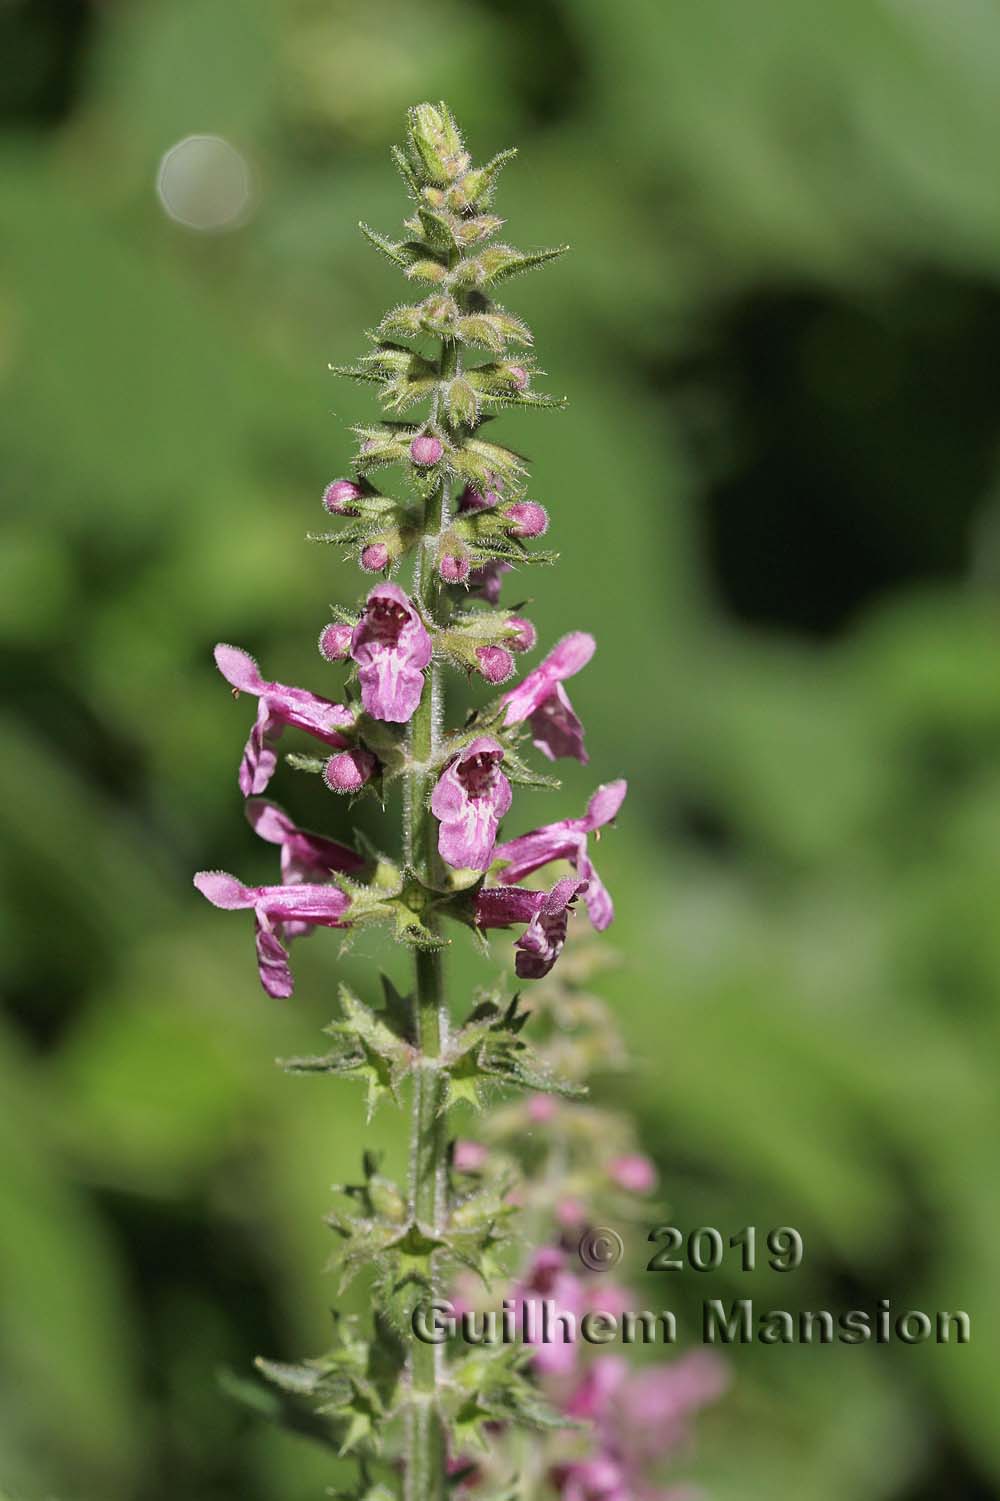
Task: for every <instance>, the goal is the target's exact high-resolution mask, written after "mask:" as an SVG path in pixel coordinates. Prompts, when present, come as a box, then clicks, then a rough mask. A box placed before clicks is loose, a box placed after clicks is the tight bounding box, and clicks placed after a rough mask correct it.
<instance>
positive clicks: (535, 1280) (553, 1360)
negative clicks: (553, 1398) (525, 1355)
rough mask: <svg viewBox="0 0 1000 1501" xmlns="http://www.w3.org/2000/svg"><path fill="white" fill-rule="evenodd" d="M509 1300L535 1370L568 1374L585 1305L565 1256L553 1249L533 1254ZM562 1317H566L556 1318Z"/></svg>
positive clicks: (581, 1285) (574, 1360)
mask: <svg viewBox="0 0 1000 1501" xmlns="http://www.w3.org/2000/svg"><path fill="white" fill-rule="evenodd" d="M512 1296H513V1299H514V1306H515V1316H516V1318H517V1320H518V1323H519V1324H521V1326H522V1327H523V1328H524V1329H525V1343H526V1344H529V1345H531V1346H533V1347H534V1348H535V1351H536V1353H535V1357H534V1364H535V1367H536V1368H537V1369H538V1370H539V1371H543V1372H546V1373H548V1374H549V1375H556V1376H559V1375H566V1374H567V1373H568V1372H570V1371H572V1370H573V1369H574V1367H575V1365H576V1351H577V1345H576V1341H577V1335H578V1332H579V1330H578V1325H579V1321H580V1319H581V1318H582V1316H583V1314H584V1313H585V1312H586V1304H585V1300H584V1295H583V1283H582V1282H581V1281H580V1278H579V1277H576V1276H574V1274H573V1273H572V1272H571V1271H570V1270H569V1267H568V1265H567V1261H566V1256H565V1253H564V1252H562V1251H560V1250H559V1248H558V1247H557V1246H543V1247H542V1248H541V1250H539V1251H536V1252H535V1254H534V1256H533V1257H532V1259H531V1263H530V1265H529V1267H528V1270H527V1272H526V1273H525V1276H524V1278H523V1279H522V1281H521V1282H520V1283H518V1285H517V1286H516V1287H515V1288H514V1290H513V1294H512ZM546 1304H547V1305H548V1307H546ZM562 1314H565V1315H567V1317H566V1318H565V1319H563V1318H560V1315H562Z"/></svg>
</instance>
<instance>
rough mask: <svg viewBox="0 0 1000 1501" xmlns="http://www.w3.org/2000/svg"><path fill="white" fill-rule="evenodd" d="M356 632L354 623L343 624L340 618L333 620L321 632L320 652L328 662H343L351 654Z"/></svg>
mask: <svg viewBox="0 0 1000 1501" xmlns="http://www.w3.org/2000/svg"><path fill="white" fill-rule="evenodd" d="M353 634H354V627H353V626H352V625H341V623H340V622H339V621H338V620H334V621H331V623H330V624H329V625H328V626H326V627H325V628H324V629H323V631H322V632H321V633H320V638H319V653H320V656H321V657H325V658H326V660H327V661H328V662H343V661H346V659H347V658H348V657H349V656H350V655H351V637H352V636H353Z"/></svg>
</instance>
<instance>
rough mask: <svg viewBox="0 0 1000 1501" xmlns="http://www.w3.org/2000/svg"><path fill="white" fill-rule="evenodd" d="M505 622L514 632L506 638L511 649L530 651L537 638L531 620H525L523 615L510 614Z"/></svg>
mask: <svg viewBox="0 0 1000 1501" xmlns="http://www.w3.org/2000/svg"><path fill="white" fill-rule="evenodd" d="M507 624H508V625H509V626H510V627H511V629H512V630H514V631H515V632H516V635H514V636H508V638H507V645H508V646H509V647H510V649H511V651H531V650H532V648H533V647H534V645H535V642H536V641H537V640H538V632H537V631H536V630H535V627H534V626H533V625H532V623H531V621H530V620H525V618H524V616H523V615H512V616H511V617H510V619H509V620H508V622H507Z"/></svg>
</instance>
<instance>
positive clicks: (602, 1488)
mask: <svg viewBox="0 0 1000 1501" xmlns="http://www.w3.org/2000/svg"><path fill="white" fill-rule="evenodd" d="M553 1478H554V1480H555V1483H556V1487H557V1494H558V1495H559V1496H560V1497H561V1498H562V1501H639V1498H638V1497H637V1494H636V1492H635V1490H634V1489H633V1488H632V1485H631V1483H630V1481H629V1477H628V1475H627V1474H626V1472H625V1470H624V1469H623V1468H622V1466H621V1465H620V1464H619V1463H618V1461H617V1460H616V1459H612V1458H611V1456H610V1455H607V1454H596V1455H595V1456H594V1458H593V1459H582V1460H579V1461H577V1463H576V1464H570V1465H563V1466H562V1467H561V1468H560V1469H559V1470H557V1471H556V1473H555V1475H554V1477H553Z"/></svg>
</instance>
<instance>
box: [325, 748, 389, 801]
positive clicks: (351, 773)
mask: <svg viewBox="0 0 1000 1501" xmlns="http://www.w3.org/2000/svg"><path fill="white" fill-rule="evenodd" d="M377 765H378V762H377V761H376V760H375V757H374V756H373V755H372V753H371V751H366V750H346V751H341V752H340V755H339V756H331V757H330V759H329V761H327V763H326V765H325V767H324V768H323V780H324V782H325V783H326V785H327V786H328V787H329V789H330V791H331V792H360V791H361V788H362V787H363V786H364V785H365V783H366V782H367V781H368V780H369V779H370V778H371V776H372V774H373V773H374V771H375V767H376V766H377Z"/></svg>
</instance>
